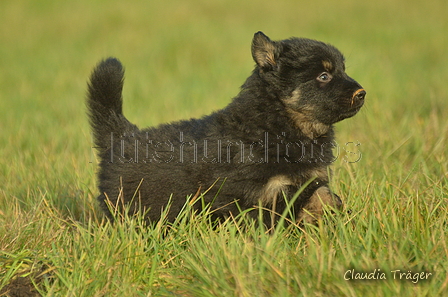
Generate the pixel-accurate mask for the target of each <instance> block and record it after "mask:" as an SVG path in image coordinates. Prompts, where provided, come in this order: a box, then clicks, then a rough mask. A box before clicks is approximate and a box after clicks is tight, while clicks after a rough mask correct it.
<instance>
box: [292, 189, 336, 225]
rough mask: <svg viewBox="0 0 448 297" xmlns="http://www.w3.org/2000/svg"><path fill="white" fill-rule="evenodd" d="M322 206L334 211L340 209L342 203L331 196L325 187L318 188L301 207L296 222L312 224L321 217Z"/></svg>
mask: <svg viewBox="0 0 448 297" xmlns="http://www.w3.org/2000/svg"><path fill="white" fill-rule="evenodd" d="M323 205H328V206H331V207H333V208H335V209H340V208H341V207H342V202H341V201H340V200H339V199H338V198H337V197H336V196H333V195H331V192H330V189H329V188H327V187H320V188H318V189H317V190H316V191H315V192H314V193H313V195H311V197H310V200H309V201H308V203H307V204H306V205H305V206H304V207H303V209H304V210H305V209H306V211H304V210H302V211H301V212H300V213H299V215H298V221H303V222H304V223H313V222H315V221H316V220H318V219H319V218H320V217H322V215H323V213H324V211H323Z"/></svg>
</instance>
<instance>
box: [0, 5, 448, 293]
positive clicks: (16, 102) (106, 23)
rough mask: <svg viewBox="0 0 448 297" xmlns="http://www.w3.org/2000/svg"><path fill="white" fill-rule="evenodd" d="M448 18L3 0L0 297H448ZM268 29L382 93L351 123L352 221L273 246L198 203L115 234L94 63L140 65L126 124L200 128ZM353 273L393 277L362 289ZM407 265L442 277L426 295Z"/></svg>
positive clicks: (118, 228) (348, 9) (345, 135)
mask: <svg viewBox="0 0 448 297" xmlns="http://www.w3.org/2000/svg"><path fill="white" fill-rule="evenodd" d="M447 6H448V4H447V3H446V1H443V0H436V1H431V2H427V3H424V4H422V3H421V2H419V1H404V0H397V1H386V0H379V1H375V2H367V1H365V2H361V1H355V0H342V1H332V2H328V1H327V2H309V3H308V2H307V3H297V2H294V1H286V0H285V1H277V2H273V1H259V2H249V1H247V2H242V1H233V0H231V1H225V2H224V1H201V0H194V1H188V2H187V1H174V0H170V1H164V2H163V3H160V4H159V3H158V2H148V1H133V2H132V3H129V2H120V1H96V2H92V1H85V0H81V1H50V0H43V1H39V2H36V1H31V0H30V1H25V0H24V1H9V0H5V1H1V3H0V18H1V19H2V24H3V26H1V27H0V40H1V43H0V57H1V58H0V69H1V71H0V132H1V133H0V291H1V290H2V288H3V289H5V288H8V284H11V283H12V282H14V281H17V279H29V280H30V281H32V282H34V283H35V284H36V285H37V288H38V290H39V293H40V294H41V295H42V296H397V295H403V296H442V295H444V294H447V293H448V271H447V270H448V268H447V267H448V247H447V235H446V234H447V231H448V227H447V223H448V218H447V213H448V209H447V202H448V183H447V180H448V154H447V152H446V145H447V143H448V122H447V121H446V115H447V114H448V103H447V101H446V98H448V91H447V88H446V76H447V74H448V71H447V69H448V60H447V59H446V54H445V50H446V48H447V47H448V39H447V38H446V32H447V31H448V21H447V20H446V11H447V9H448V7H447ZM258 30H263V31H264V32H265V33H266V34H268V35H269V36H270V37H272V38H273V39H282V38H287V37H290V36H303V37H310V38H315V39H320V40H324V41H327V42H330V43H332V44H334V45H336V46H337V47H338V48H339V49H341V51H342V52H344V53H345V55H346V58H347V71H348V73H349V75H351V76H352V77H354V78H355V79H356V80H357V81H358V82H360V83H361V84H362V85H363V87H364V88H365V89H366V90H367V93H368V94H367V103H366V106H365V108H363V110H362V111H361V112H360V114H358V115H357V116H356V117H354V118H353V119H349V120H346V121H344V122H341V123H339V124H337V132H338V134H337V136H338V137H337V138H338V142H339V144H340V150H339V152H340V157H339V158H338V160H336V162H335V163H334V165H333V180H332V184H333V188H334V190H335V192H336V193H338V194H340V196H341V197H342V199H343V200H344V203H345V205H346V207H347V208H349V209H351V213H350V214H346V213H341V214H339V215H337V216H336V217H334V218H333V217H331V216H329V217H327V218H326V220H327V221H330V222H327V223H326V224H320V225H318V226H305V228H304V229H299V228H297V227H294V226H291V227H289V228H286V229H282V228H280V229H278V230H277V231H276V232H274V233H273V234H266V233H265V230H263V228H260V227H256V226H253V225H250V224H247V222H246V224H244V223H241V222H240V221H241V220H242V221H243V222H244V216H241V217H237V218H234V219H229V220H228V221H226V222H225V223H223V224H222V225H220V226H216V227H215V228H214V229H213V228H212V226H210V224H209V221H208V218H207V215H206V214H202V215H195V216H193V215H191V212H189V210H188V209H186V210H185V212H184V213H183V215H184V216H183V217H182V218H180V219H179V221H178V222H176V223H175V224H173V225H167V224H156V225H154V226H149V227H148V226H144V222H143V221H142V220H141V219H139V218H132V219H129V218H124V219H123V220H122V221H121V222H119V223H117V224H115V225H113V226H111V225H110V224H109V223H107V222H104V220H103V216H102V213H101V211H99V210H98V208H97V204H96V201H95V197H96V195H97V189H96V186H95V170H96V166H97V165H96V161H95V157H94V154H93V152H92V150H91V146H92V144H91V138H90V132H89V127H88V125H87V120H86V116H85V108H84V101H83V99H84V96H85V90H86V79H87V77H88V75H89V73H90V71H91V69H92V67H93V66H94V65H95V64H96V63H97V61H98V60H99V59H101V58H104V57H106V56H109V55H113V56H117V57H118V58H120V59H121V60H122V62H123V63H124V64H125V66H126V68H127V74H126V79H127V80H126V84H125V90H124V97H125V114H126V115H127V117H128V118H129V119H130V120H131V121H132V122H135V123H137V124H138V125H140V126H148V125H155V124H158V123H161V122H167V121H173V120H176V119H181V118H188V117H198V116H201V115H203V114H207V113H209V112H211V111H212V110H215V109H218V108H221V107H223V106H225V105H226V104H227V103H228V102H229V100H230V98H232V97H233V96H234V95H235V94H236V93H237V92H238V86H240V85H241V84H242V83H243V81H244V79H245V78H246V77H247V76H248V75H249V73H250V71H251V70H252V67H253V62H252V61H251V56H250V47H249V46H250V41H251V37H252V34H253V33H254V32H256V31H258ZM349 142H356V143H360V145H359V146H356V147H354V146H353V144H346V143H349ZM344 149H345V150H344ZM346 150H348V151H353V150H355V151H354V152H355V153H356V157H358V156H359V153H361V156H362V158H361V159H360V160H359V161H358V162H355V163H348V162H346V161H347V160H351V159H350V158H351V157H353V154H350V153H349V152H347V151H346ZM187 222H188V223H187ZM167 230H169V232H166V231H167ZM351 269H354V270H355V272H365V273H370V272H373V271H374V270H375V269H377V271H378V269H379V270H380V271H381V272H384V273H385V274H386V278H387V280H367V281H359V280H346V279H344V276H347V275H350V274H346V272H347V271H349V270H351ZM395 270H400V272H404V273H407V272H408V271H411V272H412V275H411V276H414V275H415V273H417V272H428V273H432V275H431V276H430V277H429V279H428V280H420V281H418V282H417V283H416V284H414V283H412V281H411V280H406V279H404V280H398V279H393V273H392V272H391V271H395ZM395 276H396V277H397V274H395ZM406 276H407V275H404V277H406ZM31 284H32V283H31ZM0 294H1V293H0Z"/></svg>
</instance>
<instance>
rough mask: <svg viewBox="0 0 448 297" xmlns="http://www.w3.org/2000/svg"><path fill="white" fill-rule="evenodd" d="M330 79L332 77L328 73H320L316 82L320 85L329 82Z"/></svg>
mask: <svg viewBox="0 0 448 297" xmlns="http://www.w3.org/2000/svg"><path fill="white" fill-rule="evenodd" d="M332 78H333V76H331V74H330V73H327V72H322V73H321V74H319V76H318V77H317V80H318V81H320V82H322V83H327V82H329V81H330V80H331V79H332Z"/></svg>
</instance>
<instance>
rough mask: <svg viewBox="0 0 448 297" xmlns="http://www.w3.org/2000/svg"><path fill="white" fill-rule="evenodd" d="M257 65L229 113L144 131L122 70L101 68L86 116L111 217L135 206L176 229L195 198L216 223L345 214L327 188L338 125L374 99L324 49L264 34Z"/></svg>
mask: <svg viewBox="0 0 448 297" xmlns="http://www.w3.org/2000/svg"><path fill="white" fill-rule="evenodd" d="M252 57H253V59H254V61H255V63H256V65H255V69H254V70H253V72H252V74H251V75H250V76H249V78H247V80H246V82H245V83H244V84H243V85H242V87H241V91H240V92H239V94H238V95H237V96H236V97H235V98H234V99H233V101H232V102H231V103H230V104H229V105H228V106H227V107H226V108H224V109H222V110H219V111H216V112H214V113H212V114H210V115H208V116H204V117H203V118H201V119H190V120H184V121H178V122H174V123H168V124H162V125H159V126H157V127H150V128H145V129H140V128H138V127H137V126H136V125H134V124H132V123H131V122H129V121H128V120H127V119H126V118H125V116H124V115H123V112H122V88H123V76H124V71H123V68H122V65H121V64H120V62H119V61H118V60H116V59H114V58H109V59H107V60H105V61H102V62H100V63H99V64H98V66H97V67H96V68H95V69H94V71H93V73H92V75H91V78H90V83H89V84H88V99H87V107H88V113H89V117H90V124H91V126H92V130H93V138H94V143H95V145H96V147H97V148H98V156H99V160H100V164H99V172H98V187H99V191H100V195H99V197H98V200H99V201H100V203H101V205H102V208H103V209H104V211H105V212H106V213H107V214H108V216H109V217H111V218H112V217H113V214H112V213H111V211H113V208H114V207H118V209H123V207H124V206H127V208H126V209H129V211H130V212H131V214H134V213H136V212H138V211H143V212H144V213H145V214H146V218H147V219H148V220H149V221H156V220H159V219H160V217H161V213H162V211H163V210H166V211H167V213H168V215H167V219H168V221H173V220H174V219H175V217H176V215H177V214H178V213H179V212H180V211H181V209H182V208H183V206H184V204H185V202H186V201H187V197H190V198H191V197H192V198H191V200H195V199H197V198H198V197H201V199H203V200H202V201H201V202H198V203H195V204H194V205H195V207H197V208H198V209H200V208H201V207H202V206H203V205H209V206H211V208H212V213H213V216H216V217H217V218H221V217H226V216H228V215H229V214H237V213H239V212H240V211H242V210H248V213H249V215H250V216H252V217H254V218H256V217H258V215H259V213H260V211H259V208H260V207H261V209H263V212H265V213H268V214H269V215H265V216H264V222H265V224H266V225H269V226H272V225H273V224H275V222H276V221H277V220H278V218H279V217H280V215H281V214H282V213H284V212H285V213H287V214H288V216H290V215H291V214H292V215H293V217H291V218H290V219H294V220H297V221H303V222H313V221H315V220H316V219H318V218H319V216H321V215H322V213H323V205H324V204H327V205H329V206H331V207H333V208H340V207H341V205H342V203H341V200H340V199H339V197H338V196H337V195H335V194H333V193H332V192H331V191H330V189H329V185H328V184H329V177H328V174H329V168H328V166H329V165H330V164H331V163H332V162H333V161H334V155H333V153H332V148H334V147H335V145H336V144H335V141H334V131H333V124H335V123H337V122H339V121H341V120H343V119H345V118H349V117H352V116H353V115H355V114H356V113H357V112H358V111H359V110H360V108H361V107H362V105H363V103H364V97H365V94H366V92H365V91H364V89H363V88H362V87H361V86H360V85H359V84H358V83H357V82H356V81H355V80H353V79H352V78H350V77H349V76H348V75H347V74H346V73H345V66H344V57H343V55H342V54H341V53H340V52H339V51H338V50H337V49H336V48H334V47H333V46H331V45H328V44H325V43H323V42H319V41H315V40H310V39H304V38H291V39H287V40H282V41H272V40H270V39H269V38H268V37H267V36H266V35H264V34H263V33H262V32H258V33H256V34H255V35H254V38H253V41H252ZM149 113H151V111H149ZM191 200H190V202H191ZM168 207H169V209H168ZM285 210H286V211H285Z"/></svg>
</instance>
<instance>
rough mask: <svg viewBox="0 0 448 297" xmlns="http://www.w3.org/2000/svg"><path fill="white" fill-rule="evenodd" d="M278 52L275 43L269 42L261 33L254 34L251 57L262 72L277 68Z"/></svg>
mask: <svg viewBox="0 0 448 297" xmlns="http://www.w3.org/2000/svg"><path fill="white" fill-rule="evenodd" d="M279 52H280V50H279V48H278V45H277V44H276V42H274V41H272V40H270V39H269V37H267V36H266V35H264V34H263V32H261V31H259V32H257V33H255V35H254V39H253V40H252V57H253V58H254V61H255V63H257V65H258V66H259V67H260V68H261V69H262V70H267V71H269V70H274V69H276V68H277V59H278V55H279Z"/></svg>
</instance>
